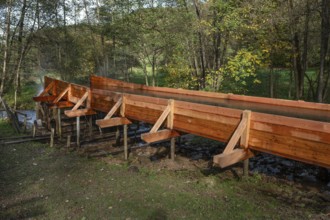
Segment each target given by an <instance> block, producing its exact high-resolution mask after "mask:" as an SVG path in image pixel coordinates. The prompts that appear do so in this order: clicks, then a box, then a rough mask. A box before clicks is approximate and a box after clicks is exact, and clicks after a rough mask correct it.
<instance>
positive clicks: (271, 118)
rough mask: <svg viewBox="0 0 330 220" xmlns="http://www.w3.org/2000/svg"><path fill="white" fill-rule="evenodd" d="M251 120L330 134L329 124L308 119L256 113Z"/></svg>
mask: <svg viewBox="0 0 330 220" xmlns="http://www.w3.org/2000/svg"><path fill="white" fill-rule="evenodd" d="M251 120H252V121H253V122H263V123H267V124H275V125H280V126H287V127H292V128H298V129H299V128H304V129H306V130H311V131H317V132H325V133H328V134H330V123H328V122H320V121H312V120H306V119H299V118H292V117H285V116H279V115H271V114H264V113H256V112H253V113H252V115H251ZM252 128H254V127H252Z"/></svg>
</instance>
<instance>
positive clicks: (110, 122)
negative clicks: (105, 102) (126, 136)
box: [96, 117, 132, 128]
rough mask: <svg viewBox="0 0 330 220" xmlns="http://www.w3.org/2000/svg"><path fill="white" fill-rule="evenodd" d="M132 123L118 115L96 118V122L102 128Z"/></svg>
mask: <svg viewBox="0 0 330 220" xmlns="http://www.w3.org/2000/svg"><path fill="white" fill-rule="evenodd" d="M131 123H132V122H131V121H130V120H128V119H127V118H125V117H116V118H109V119H101V120H96V124H97V125H98V126H99V127H100V128H108V127H114V126H119V125H128V124H131Z"/></svg>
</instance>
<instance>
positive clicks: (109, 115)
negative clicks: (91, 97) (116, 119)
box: [104, 97, 123, 119]
mask: <svg viewBox="0 0 330 220" xmlns="http://www.w3.org/2000/svg"><path fill="white" fill-rule="evenodd" d="M122 103H123V98H122V97H120V99H119V100H118V101H117V102H116V104H115V105H114V106H113V107H112V108H111V110H110V111H109V112H108V114H107V115H106V116H105V117H104V119H109V118H111V117H112V116H113V115H114V114H115V113H116V111H117V110H118V109H119V107H120V106H121V104H122Z"/></svg>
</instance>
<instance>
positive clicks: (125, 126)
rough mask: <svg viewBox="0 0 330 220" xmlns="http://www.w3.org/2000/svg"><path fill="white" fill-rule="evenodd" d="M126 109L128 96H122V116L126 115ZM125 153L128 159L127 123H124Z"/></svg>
mask: <svg viewBox="0 0 330 220" xmlns="http://www.w3.org/2000/svg"><path fill="white" fill-rule="evenodd" d="M125 111H126V97H125V96H124V95H123V96H122V104H121V108H120V115H121V117H125ZM123 128H124V154H125V160H127V159H128V145H127V124H125V125H124V127H123Z"/></svg>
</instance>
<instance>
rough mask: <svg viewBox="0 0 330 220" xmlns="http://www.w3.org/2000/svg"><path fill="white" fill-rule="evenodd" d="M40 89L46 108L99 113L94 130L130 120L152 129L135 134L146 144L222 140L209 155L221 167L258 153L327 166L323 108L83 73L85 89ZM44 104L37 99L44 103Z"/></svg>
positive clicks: (328, 111)
mask: <svg viewBox="0 0 330 220" xmlns="http://www.w3.org/2000/svg"><path fill="white" fill-rule="evenodd" d="M51 84H52V88H49V87H51V86H49V85H51ZM53 87H55V88H53ZM46 90H47V91H52V92H49V95H48V96H50V97H52V96H54V97H55V98H53V97H52V98H49V99H50V100H52V101H51V102H52V103H53V104H54V102H55V101H56V102H55V103H58V102H66V101H68V102H70V103H72V105H73V106H74V107H73V109H71V110H69V111H70V112H68V114H66V115H67V116H69V117H77V118H79V117H81V116H88V115H93V114H96V113H99V112H101V113H104V114H105V117H103V119H100V120H97V121H96V122H95V123H96V124H97V125H98V126H99V127H103V128H104V127H113V126H123V127H124V128H125V126H126V127H127V126H128V125H129V124H130V123H131V121H132V120H136V121H141V122H147V123H150V124H153V127H152V129H151V130H150V131H149V132H148V133H145V134H142V135H141V138H142V139H143V140H145V141H146V142H154V141H160V140H165V139H171V142H172V141H173V140H174V138H175V137H177V136H179V135H181V134H183V133H190V134H194V135H198V136H202V137H206V138H210V139H214V140H217V141H221V142H225V143H228V144H227V147H226V148H225V150H224V152H223V153H222V154H220V155H215V156H214V160H213V162H214V163H215V164H217V165H219V166H221V167H226V166H229V165H231V164H234V163H236V162H239V161H241V160H245V159H247V158H249V157H252V156H253V155H254V154H253V153H254V151H261V152H266V153H271V154H274V155H278V156H282V157H285V158H289V159H293V160H298V161H302V162H306V163H309V164H314V165H318V166H323V167H327V168H330V160H329V158H330V105H329V104H320V103H310V102H303V101H290V100H279V99H270V98H259V97H250V96H240V95H233V94H221V93H210V92H200V91H190V90H183V89H171V88H160V87H149V86H143V85H138V84H132V83H126V82H122V81H118V80H113V79H109V78H104V77H98V76H91V78H90V88H87V87H83V86H79V85H74V84H69V83H66V82H63V81H59V80H54V79H51V78H48V77H46V78H45V91H46ZM86 93H87V94H88V95H86ZM86 96H87V97H86ZM39 97H40V96H39ZM37 99H38V98H37ZM42 99H44V100H42ZM46 99H47V100H48V98H39V101H40V102H42V103H44V102H50V101H45V100H46ZM83 103H85V104H83ZM77 105H79V106H78V107H81V108H82V109H77V108H76V109H75V107H77ZM124 132H125V129H124Z"/></svg>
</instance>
